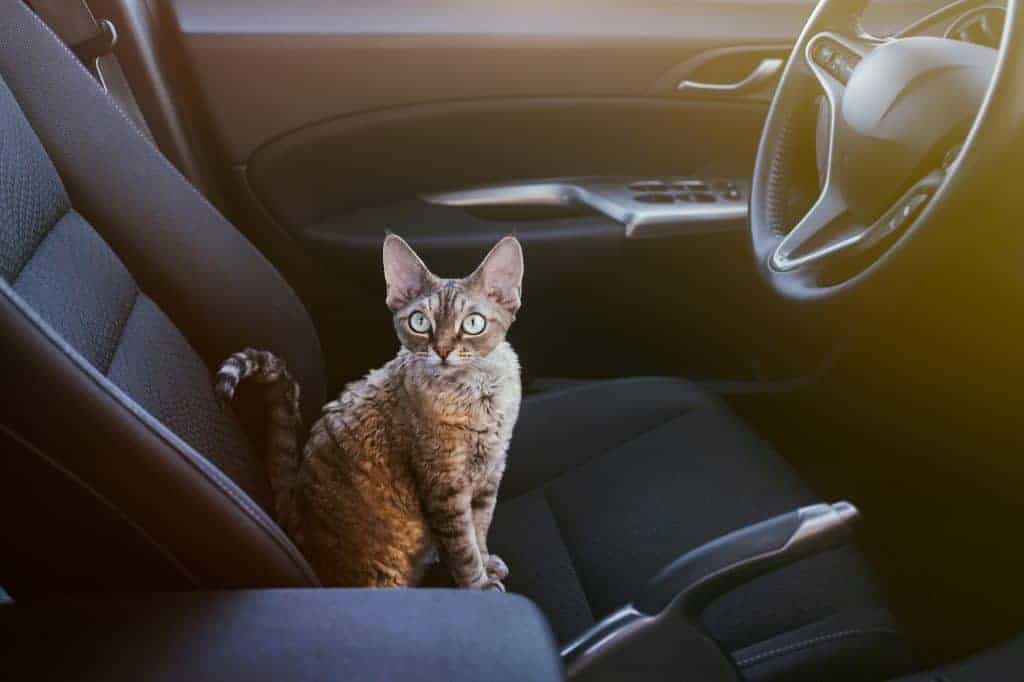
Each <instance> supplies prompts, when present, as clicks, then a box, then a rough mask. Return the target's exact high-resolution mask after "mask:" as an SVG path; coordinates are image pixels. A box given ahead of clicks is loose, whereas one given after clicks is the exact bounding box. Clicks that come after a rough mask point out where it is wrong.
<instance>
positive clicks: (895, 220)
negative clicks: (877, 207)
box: [886, 194, 928, 232]
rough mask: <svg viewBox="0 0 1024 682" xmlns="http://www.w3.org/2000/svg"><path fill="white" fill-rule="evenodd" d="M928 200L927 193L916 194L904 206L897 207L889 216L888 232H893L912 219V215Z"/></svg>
mask: <svg viewBox="0 0 1024 682" xmlns="http://www.w3.org/2000/svg"><path fill="white" fill-rule="evenodd" d="M927 201H928V195H927V194H915V195H914V196H912V197H910V198H909V199H908V200H907V201H906V203H904V204H903V206H898V207H896V209H895V210H894V211H893V214H892V216H891V217H890V218H889V222H888V224H887V225H886V228H887V229H886V232H893V231H894V230H898V229H899V228H900V227H902V226H903V225H905V224H906V223H907V221H908V220H910V218H911V216H913V215H914V214H915V213H916V212H917V209H919V208H921V207H922V206H924V204H925V203H927Z"/></svg>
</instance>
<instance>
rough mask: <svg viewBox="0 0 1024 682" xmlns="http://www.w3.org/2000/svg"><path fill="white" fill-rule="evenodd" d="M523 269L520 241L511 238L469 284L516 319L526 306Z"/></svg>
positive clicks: (486, 261)
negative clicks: (523, 305)
mask: <svg viewBox="0 0 1024 682" xmlns="http://www.w3.org/2000/svg"><path fill="white" fill-rule="evenodd" d="M524 267H525V264H524V262H523V247H522V246H520V245H519V240H518V239H516V238H515V237H513V236H512V235H509V236H508V237H504V238H503V239H502V240H501V241H500V242H498V243H497V244H495V246H494V248H493V249H491V252H490V253H489V254H487V257H486V258H484V261H483V262H482V263H481V264H480V267H478V268H477V269H476V271H475V272H474V273H473V274H472V275H470V276H469V277H467V278H466V280H467V281H468V282H469V283H470V284H471V285H473V286H475V287H477V288H478V289H479V290H480V291H481V292H482V293H483V294H484V295H485V296H487V297H488V298H490V299H491V300H492V301H494V302H495V303H497V304H498V305H500V306H502V307H504V308H505V309H507V310H508V311H509V312H510V313H512V314H513V315H514V314H515V313H516V311H517V310H519V306H520V305H522V302H523V301H522V297H523V269H524Z"/></svg>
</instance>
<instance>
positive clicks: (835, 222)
mask: <svg viewBox="0 0 1024 682" xmlns="http://www.w3.org/2000/svg"><path fill="white" fill-rule="evenodd" d="M847 217H848V212H847V206H846V202H845V201H843V198H842V196H841V195H840V194H839V191H838V190H836V189H835V187H834V186H833V185H828V186H826V188H825V191H824V192H822V193H821V196H820V197H818V200H817V201H816V202H815V203H814V206H812V207H811V210H809V211H808V212H807V215H805V216H804V217H803V219H802V220H800V222H799V223H797V225H796V227H794V228H793V229H792V230H791V231H790V233H789V234H788V235H786V237H785V239H783V240H782V242H781V243H780V244H779V246H778V248H777V249H775V253H774V254H772V267H773V268H775V269H776V270H783V271H784V270H792V269H793V268H796V267H799V266H801V265H804V264H806V263H810V262H811V261H815V260H819V259H821V258H824V257H826V256H828V255H830V254H833V253H835V252H837V251H841V250H843V249H844V248H845V247H846V244H845V243H844V242H845V241H846V240H845V239H843V238H842V237H841V236H839V235H833V234H832V233H833V232H840V233H841V231H842V228H841V225H842V224H843V223H844V222H846V221H845V220H844V218H847Z"/></svg>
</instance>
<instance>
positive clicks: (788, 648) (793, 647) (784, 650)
mask: <svg viewBox="0 0 1024 682" xmlns="http://www.w3.org/2000/svg"><path fill="white" fill-rule="evenodd" d="M879 634H884V635H895V636H899V633H898V632H896V631H895V630H893V629H892V628H855V629H850V630H841V631H839V632H833V633H831V634H828V635H819V636H818V637H812V638H810V639H805V640H802V641H800V642H794V643H793V644H787V645H785V646H781V647H778V648H776V649H771V650H769V651H763V652H761V653H759V654H755V655H753V656H748V657H747V658H742V659H739V660H737V661H736V665H738V666H740V667H748V666H751V665H755V664H757V663H761V662H763V661H765V660H766V659H769V658H772V657H774V656H779V655H781V654H788V653H793V652H794V651H800V650H801V649H807V648H809V647H812V646H814V645H816V644H822V643H824V642H830V641H833V640H836V639H843V638H845V637H854V636H857V635H879Z"/></svg>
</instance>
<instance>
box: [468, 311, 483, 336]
mask: <svg viewBox="0 0 1024 682" xmlns="http://www.w3.org/2000/svg"><path fill="white" fill-rule="evenodd" d="M486 328H487V318H485V317H484V316H483V315H481V314H480V313H473V314H472V315H466V319H464V320H463V321H462V331H464V332H466V333H467V334H470V335H472V336H476V335H477V334H480V333H482V332H483V331H484V329H486Z"/></svg>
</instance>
